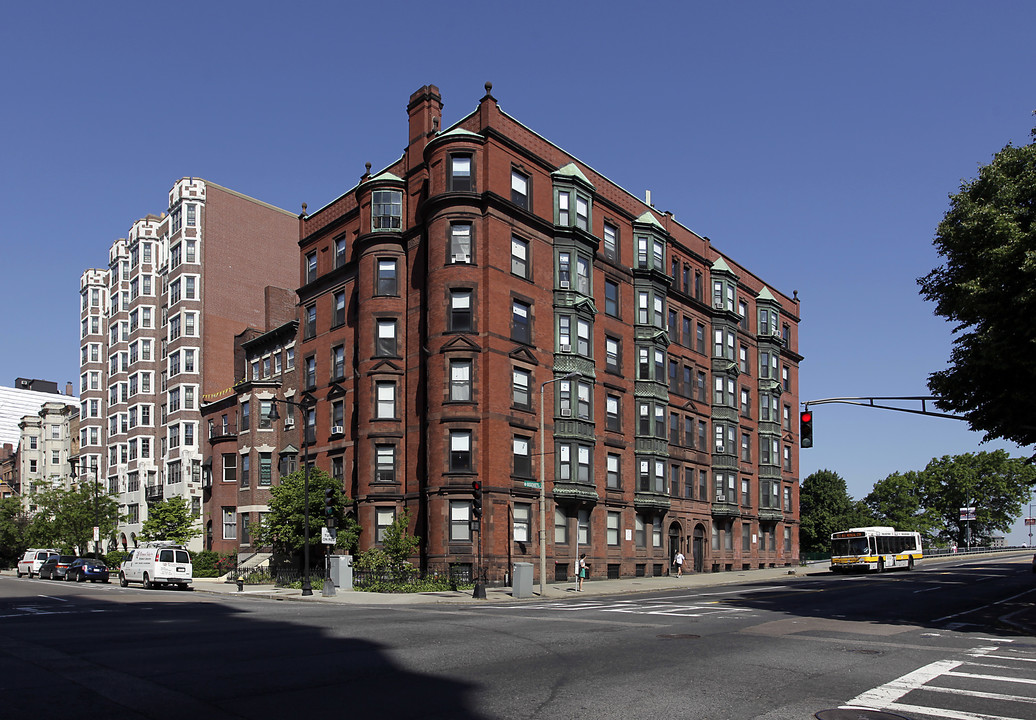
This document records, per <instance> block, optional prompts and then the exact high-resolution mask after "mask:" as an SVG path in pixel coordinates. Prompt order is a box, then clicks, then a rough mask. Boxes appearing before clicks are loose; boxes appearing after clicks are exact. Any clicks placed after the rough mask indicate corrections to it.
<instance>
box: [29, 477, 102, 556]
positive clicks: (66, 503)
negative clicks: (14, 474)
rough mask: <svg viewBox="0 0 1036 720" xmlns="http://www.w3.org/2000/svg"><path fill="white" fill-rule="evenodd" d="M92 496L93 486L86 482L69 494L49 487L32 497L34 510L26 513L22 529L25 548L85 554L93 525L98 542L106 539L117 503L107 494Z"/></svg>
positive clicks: (91, 542)
mask: <svg viewBox="0 0 1036 720" xmlns="http://www.w3.org/2000/svg"><path fill="white" fill-rule="evenodd" d="M94 493H95V488H94V485H93V484H92V483H86V482H84V483H81V484H80V485H78V486H77V487H74V488H72V489H70V490H66V489H64V488H62V487H57V486H53V487H44V488H41V489H39V490H37V491H36V492H35V493H33V495H32V496H31V503H32V505H34V506H35V508H36V510H35V511H34V512H32V513H30V518H29V521H28V525H27V527H26V531H25V535H24V541H25V544H26V546H36V547H56V548H60V549H62V550H65V551H67V552H80V553H85V552H89V551H90V550H92V549H93V528H94V525H95V524H96V525H98V526H99V527H100V536H101V537H102V538H110V537H111V536H112V535H113V534H114V532H115V528H116V525H117V523H118V519H119V518H118V512H119V501H118V500H117V499H116V497H115V496H114V495H109V494H108V493H107V492H101V491H99V490H98V491H97V493H96V496H95V494H94Z"/></svg>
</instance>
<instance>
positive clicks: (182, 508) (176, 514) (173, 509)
mask: <svg viewBox="0 0 1036 720" xmlns="http://www.w3.org/2000/svg"><path fill="white" fill-rule="evenodd" d="M198 535H201V530H200V529H199V528H197V527H196V526H195V524H194V516H193V514H192V513H191V508H190V505H188V503H187V498H185V497H183V496H182V495H178V496H175V497H171V498H166V499H165V500H162V501H160V502H157V503H155V504H153V505H149V506H148V509H147V520H145V521H144V524H143V525H141V527H140V539H141V540H144V541H154V540H168V541H170V542H174V543H177V544H178V545H186V544H187V543H188V542H189V541H190V539H191V538H193V537H197V536H198Z"/></svg>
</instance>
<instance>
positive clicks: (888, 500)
mask: <svg viewBox="0 0 1036 720" xmlns="http://www.w3.org/2000/svg"><path fill="white" fill-rule="evenodd" d="M863 501H864V503H866V505H867V508H868V509H869V510H870V513H871V515H873V516H874V518H875V522H876V523H877V524H878V525H891V526H892V527H894V528H896V530H904V531H910V532H918V533H921V535H922V537H924V538H926V539H928V540H931V539H933V538H934V537H935V536H936V535H938V527H939V523H940V518H939V517H938V513H937V512H935V511H934V510H932V509H930V508H929V507H928V506H927V498H926V497H925V478H924V474H923V473H918V472H914V471H913V470H910V471H908V472H906V473H903V474H900V473H898V472H897V473H892V474H891V475H889V476H888V477H887V478H885V479H884V480H880V481H878V482H876V483H875V484H874V489H873V490H872V491H871V492H870V494H869V495H867V497H865V498H864V499H863Z"/></svg>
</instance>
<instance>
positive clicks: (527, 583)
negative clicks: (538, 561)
mask: <svg viewBox="0 0 1036 720" xmlns="http://www.w3.org/2000/svg"><path fill="white" fill-rule="evenodd" d="M511 597H516V598H527V597H532V563H527V562H518V563H515V564H514V575H513V576H512V577H511Z"/></svg>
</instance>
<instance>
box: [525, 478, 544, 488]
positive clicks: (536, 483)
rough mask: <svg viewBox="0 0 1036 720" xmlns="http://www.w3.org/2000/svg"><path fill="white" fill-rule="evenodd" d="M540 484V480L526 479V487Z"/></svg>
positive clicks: (534, 486) (535, 486) (536, 486)
mask: <svg viewBox="0 0 1036 720" xmlns="http://www.w3.org/2000/svg"><path fill="white" fill-rule="evenodd" d="M539 486H540V481H539V480H526V481H525V487H528V488H538V487H539Z"/></svg>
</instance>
